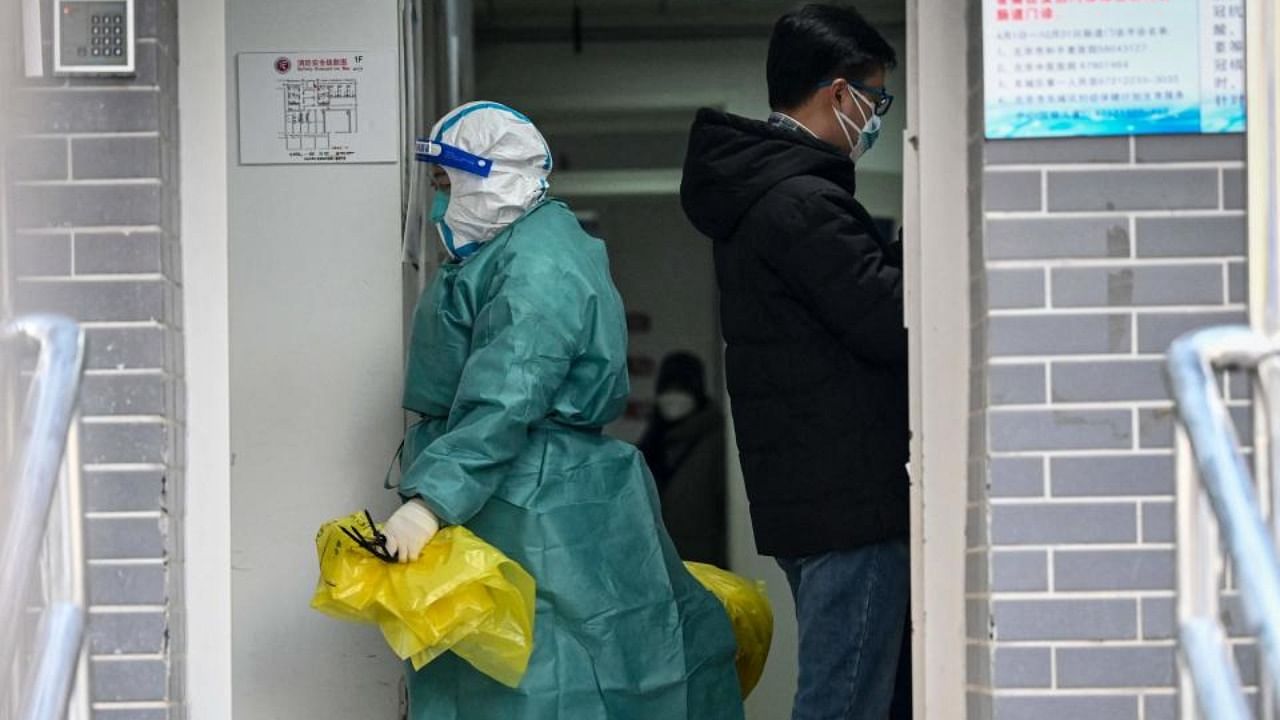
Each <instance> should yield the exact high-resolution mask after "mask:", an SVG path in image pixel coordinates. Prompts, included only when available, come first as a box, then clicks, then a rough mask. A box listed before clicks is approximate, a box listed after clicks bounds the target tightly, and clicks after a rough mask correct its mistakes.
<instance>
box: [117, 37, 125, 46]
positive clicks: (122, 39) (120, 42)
mask: <svg viewBox="0 0 1280 720" xmlns="http://www.w3.org/2000/svg"><path fill="white" fill-rule="evenodd" d="M116 44H117V45H123V44H124V38H116Z"/></svg>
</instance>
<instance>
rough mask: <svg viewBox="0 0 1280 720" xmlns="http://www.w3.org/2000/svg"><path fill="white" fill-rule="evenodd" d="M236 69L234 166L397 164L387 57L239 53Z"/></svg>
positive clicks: (392, 75)
mask: <svg viewBox="0 0 1280 720" xmlns="http://www.w3.org/2000/svg"><path fill="white" fill-rule="evenodd" d="M237 61H238V78H239V103H240V163H241V164H243V165H297V164H308V163H387V162H395V161H396V160H397V159H398V156H399V151H398V145H397V142H398V141H397V138H398V137H399V133H400V122H399V117H398V114H397V109H398V108H399V107H400V102H399V99H398V95H397V87H398V86H397V72H398V71H397V64H396V53H395V51H394V50H392V51H387V50H375V51H360V52H346V51H332V52H247V53H240V55H239V56H238V57H237Z"/></svg>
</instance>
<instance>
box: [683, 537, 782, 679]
mask: <svg viewBox="0 0 1280 720" xmlns="http://www.w3.org/2000/svg"><path fill="white" fill-rule="evenodd" d="M685 567H687V568H689V572H690V573H692V574H693V576H694V577H695V578H697V579H698V582H700V583H702V585H703V586H704V587H706V588H707V589H708V590H710V591H711V594H712V595H715V596H716V597H717V598H718V599H719V600H720V602H721V603H723V604H724V609H725V610H726V611H727V612H728V613H729V620H730V621H731V622H732V623H733V634H734V637H736V638H737V640H738V654H737V656H736V657H735V664H736V665H737V666H738V684H739V685H740V686H741V688H742V699H744V700H745V699H746V698H747V696H748V695H750V694H751V691H752V690H754V689H755V687H756V684H757V683H759V682H760V676H761V675H762V674H763V673H764V664H765V661H767V660H768V659H769V646H770V645H772V643H773V607H772V606H771V605H770V604H769V597H768V596H767V595H765V592H764V583H763V582H751V581H750V580H748V579H746V578H744V577H740V576H738V575H734V574H733V573H731V572H729V571H728V570H721V569H720V568H718V567H716V566H714V565H706V564H704V563H695V562H686V563H685Z"/></svg>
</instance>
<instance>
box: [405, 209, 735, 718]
mask: <svg viewBox="0 0 1280 720" xmlns="http://www.w3.org/2000/svg"><path fill="white" fill-rule="evenodd" d="M628 392H629V383H628V378H627V364H626V319H625V316H624V313H623V308H622V301H621V298H620V297H619V295H618V292H617V290H616V289H615V288H614V286H613V281H612V279H611V278H610V275H609V267H608V258H607V255H606V253H605V248H604V244H603V243H602V242H600V241H599V240H596V239H594V238H592V237H590V236H589V235H587V234H586V233H585V232H584V231H583V230H582V228H581V226H580V225H579V224H578V222H577V219H576V218H575V217H574V216H573V214H572V213H571V212H570V211H569V209H568V208H567V207H566V206H565V205H563V204H562V203H560V202H557V201H548V202H543V203H541V204H539V205H537V206H535V207H534V208H533V209H532V210H530V211H529V212H528V213H527V214H526V215H525V216H524V217H523V218H522V219H520V220H519V221H517V222H516V223H514V224H513V225H511V226H510V227H508V228H507V229H505V230H504V231H503V232H502V233H501V234H500V235H498V236H497V237H496V238H494V239H493V240H492V241H490V242H489V243H488V244H486V245H485V246H484V247H483V248H482V249H481V250H480V251H479V252H477V253H476V254H475V255H473V256H472V257H471V258H469V259H468V260H467V261H466V262H465V263H463V264H454V265H448V266H445V267H444V268H442V269H441V270H440V272H439V274H438V276H437V277H436V279H435V282H434V283H433V284H432V286H431V287H430V288H429V289H428V290H427V291H426V292H425V293H424V294H423V296H422V298H421V299H420V300H419V302H418V307H417V309H416V311H415V314H414V321H413V338H412V341H411V346H410V349H409V361H408V368H407V378H406V386H405V394H404V406H405V408H407V409H409V410H412V411H414V412H416V413H419V414H420V415H421V416H422V420H421V422H419V423H418V424H416V425H414V426H413V427H411V428H410V429H409V431H408V433H407V435H406V438H405V448H404V460H403V467H404V468H405V470H404V474H403V478H402V480H401V486H400V493H401V494H402V495H404V496H406V497H413V496H417V497H420V498H422V499H423V500H424V501H425V502H426V503H427V505H428V506H430V507H431V508H432V509H433V510H434V511H435V512H436V514H437V515H439V516H440V518H441V519H442V520H443V521H444V522H446V523H449V524H461V525H465V526H467V527H468V528H470V529H471V530H472V531H473V532H475V533H476V534H477V535H478V536H480V537H481V538H483V539H485V540H487V541H488V542H490V543H492V544H493V545H495V546H497V547H498V548H499V549H501V550H502V551H503V552H505V553H506V554H507V555H508V556H510V557H511V558H512V559H514V560H516V561H517V562H519V563H520V564H521V565H523V566H524V568H525V569H526V570H528V571H529V573H530V574H532V575H533V577H534V579H535V580H536V581H537V583H538V594H537V611H536V618H535V627H534V651H533V657H532V660H531V661H530V664H529V671H528V674H527V675H526V676H525V678H524V681H523V682H522V683H521V685H520V687H519V688H516V689H514V690H512V689H510V688H507V687H505V686H503V685H500V684H498V683H497V682H495V681H493V680H490V679H489V678H488V677H486V676H485V675H482V674H481V673H479V672H477V671H476V670H474V669H472V668H471V666H470V665H468V664H466V663H465V662H464V661H462V660H460V659H458V658H457V657H456V656H454V655H453V654H451V653H448V654H446V655H445V656H443V657H441V658H439V659H438V660H436V661H435V662H433V663H431V664H429V665H427V666H426V667H425V668H423V669H422V670H421V671H420V672H414V671H413V670H412V669H409V670H408V674H409V693H410V717H411V718H413V719H414V720H455V719H457V720H482V719H484V718H495V719H499V718H500V719H501V720H515V719H517V718H520V719H534V720H538V719H543V718H565V719H566V720H570V719H572V720H592V719H594V718H611V719H616V720H623V719H627V720H722V719H725V720H730V719H739V718H742V717H743V710H742V701H741V699H740V697H739V689H738V680H737V676H736V671H735V669H734V664H733V659H734V650H735V641H734V637H733V631H732V628H731V627H730V624H729V620H728V617H727V615H726V614H725V611H724V609H723V608H722V606H721V605H720V604H719V602H718V601H717V600H716V599H715V597H714V596H712V595H711V594H710V593H708V592H707V591H706V590H704V589H703V588H702V586H701V585H700V584H699V583H698V582H697V580H695V579H694V578H693V577H692V576H691V575H689V573H688V572H687V571H686V570H685V569H684V566H683V565H682V564H681V562H680V559H679V557H677V555H676V552H675V549H674V546H673V545H672V543H671V540H670V539H669V537H668V535H667V532H666V530H665V529H664V527H663V525H662V521H661V513H660V510H659V505H658V499H657V494H656V491H655V489H654V485H653V481H652V479H651V477H650V475H649V471H648V469H647V468H646V467H645V465H644V461H643V459H642V457H641V455H640V454H639V452H638V451H637V450H636V449H635V448H634V447H632V446H631V445H628V444H626V443H623V442H621V441H618V440H614V439H610V438H608V437H606V436H604V435H603V434H601V428H602V427H603V426H604V425H605V424H606V423H608V422H610V421H612V420H614V419H616V418H617V417H618V416H619V415H620V413H621V411H622V409H623V407H624V406H625V403H626V399H627V395H628Z"/></svg>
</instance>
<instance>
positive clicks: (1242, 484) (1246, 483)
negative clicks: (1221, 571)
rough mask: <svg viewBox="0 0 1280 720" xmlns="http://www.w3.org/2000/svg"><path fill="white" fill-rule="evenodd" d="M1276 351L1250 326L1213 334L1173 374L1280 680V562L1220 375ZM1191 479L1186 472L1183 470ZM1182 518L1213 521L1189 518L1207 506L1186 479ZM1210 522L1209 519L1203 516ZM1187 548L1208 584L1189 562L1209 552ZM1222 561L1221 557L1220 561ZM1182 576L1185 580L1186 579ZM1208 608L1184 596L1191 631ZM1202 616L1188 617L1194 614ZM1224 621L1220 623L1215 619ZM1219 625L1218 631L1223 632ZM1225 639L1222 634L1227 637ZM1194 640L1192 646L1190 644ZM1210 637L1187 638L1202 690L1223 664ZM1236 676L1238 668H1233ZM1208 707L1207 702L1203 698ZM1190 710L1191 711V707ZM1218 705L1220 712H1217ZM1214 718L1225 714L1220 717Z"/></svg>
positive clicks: (1196, 342)
mask: <svg viewBox="0 0 1280 720" xmlns="http://www.w3.org/2000/svg"><path fill="white" fill-rule="evenodd" d="M1276 352H1277V348H1276V346H1275V345H1274V344H1273V343H1271V342H1268V341H1267V340H1266V339H1265V338H1264V337H1263V336H1261V335H1260V334H1257V333H1255V332H1253V331H1252V330H1250V329H1249V328H1247V327H1244V326H1227V327H1219V328H1210V329H1206V330H1199V331H1196V332H1193V333H1189V334H1188V335H1185V336H1183V337H1181V338H1179V339H1178V340H1177V341H1175V342H1174V343H1173V345H1172V346H1171V347H1170V349H1169V356H1168V364H1167V369H1168V373H1169V379H1170V382H1171V385H1172V387H1173V391H1174V397H1175V398H1176V401H1177V405H1178V409H1179V414H1180V417H1181V420H1182V424H1183V427H1184V428H1185V433H1186V437H1187V440H1188V441H1189V443H1190V447H1191V449H1192V451H1193V452H1194V461H1195V466H1196V467H1197V468H1198V469H1199V475H1200V479H1201V484H1202V487H1203V497H1204V498H1206V499H1207V500H1208V504H1209V506H1211V508H1212V510H1213V515H1214V516H1215V518H1216V521H1217V526H1218V530H1219V532H1218V533H1217V534H1218V535H1219V536H1220V537H1221V540H1222V542H1223V544H1224V546H1225V548H1226V551H1227V555H1228V557H1229V558H1230V559H1231V562H1232V566H1233V568H1234V571H1235V572H1234V575H1235V577H1236V580H1237V582H1238V585H1239V587H1240V590H1241V605H1242V607H1243V610H1244V615H1245V620H1246V624H1247V625H1248V626H1249V627H1250V628H1251V629H1253V630H1254V631H1255V632H1256V633H1257V635H1258V645H1259V649H1260V655H1261V656H1262V661H1263V664H1264V667H1265V668H1266V670H1267V673H1266V675H1267V676H1269V677H1271V678H1280V558H1278V556H1277V552H1276V545H1275V543H1274V541H1273V540H1272V538H1271V535H1270V533H1269V530H1268V526H1267V524H1266V522H1265V520H1264V519H1263V515H1262V512H1261V508H1260V506H1259V504H1258V496H1257V494H1256V492H1255V490H1254V487H1253V485H1252V483H1251V481H1250V478H1251V476H1252V475H1251V472H1250V470H1249V468H1248V467H1247V466H1246V464H1245V460H1244V456H1243V454H1242V453H1241V450H1240V441H1239V438H1238V437H1237V434H1236V430H1235V426H1234V424H1233V422H1232V420H1231V416H1230V414H1229V413H1228V411H1227V408H1226V406H1225V404H1224V402H1223V401H1222V398H1221V397H1220V396H1219V394H1218V384H1217V381H1216V378H1215V374H1214V373H1215V370H1216V369H1221V368H1226V367H1250V368H1253V367H1257V366H1259V365H1260V364H1262V363H1263V362H1264V361H1266V360H1267V359H1269V358H1271V357H1273V356H1275V354H1276ZM1182 474H1183V475H1185V474H1186V471H1185V470H1183V471H1182ZM1178 489H1179V505H1180V508H1179V520H1180V521H1181V522H1182V523H1185V522H1188V521H1191V522H1193V524H1192V525H1183V527H1184V528H1186V527H1201V528H1203V527H1205V525H1206V524H1208V523H1211V522H1212V520H1213V519H1215V518H1209V519H1208V522H1207V523H1206V522H1201V523H1198V524H1197V523H1194V520H1195V518H1193V517H1190V516H1189V515H1187V514H1186V513H1188V512H1194V510H1191V509H1189V508H1187V507H1186V506H1187V504H1188V503H1195V504H1197V505H1198V504H1199V501H1198V498H1199V497H1200V496H1201V495H1200V493H1199V492H1197V491H1194V490H1191V489H1189V488H1188V487H1187V481H1186V479H1185V478H1184V477H1182V475H1180V482H1179V488H1178ZM1201 519H1202V520H1204V519H1203V518H1201ZM1205 539H1206V538H1203V537H1194V536H1193V537H1190V538H1181V537H1180V538H1179V545H1183V544H1184V543H1187V542H1188V541H1190V542H1192V543H1194V545H1201V544H1202V543H1199V542H1195V541H1197V540H1199V541H1203V540H1205ZM1194 545H1193V546H1192V547H1188V548H1184V549H1182V550H1180V553H1181V556H1180V560H1181V562H1180V565H1179V570H1180V571H1194V572H1196V574H1195V575H1193V576H1192V577H1198V578H1199V579H1200V580H1202V581H1203V579H1204V578H1205V577H1206V574H1205V573H1204V572H1203V571H1204V569H1205V568H1204V567H1203V565H1202V563H1194V565H1199V567H1195V566H1193V564H1192V563H1191V562H1190V561H1189V560H1188V559H1187V558H1188V556H1189V555H1191V554H1198V551H1199V550H1201V549H1202V548H1198V547H1195V546H1194ZM1219 557H1220V556H1219ZM1181 577H1182V576H1181V573H1180V578H1181ZM1208 577H1213V578H1215V580H1216V578H1217V577H1218V575H1217V574H1216V573H1213V574H1211V575H1208ZM1179 589H1180V591H1183V592H1182V594H1184V595H1185V594H1187V592H1189V593H1190V594H1191V595H1193V596H1194V595H1196V594H1198V593H1203V592H1212V594H1213V595H1214V596H1215V597H1216V594H1217V583H1216V582H1214V584H1213V587H1212V588H1208V589H1207V590H1206V589H1205V588H1203V587H1201V588H1194V587H1192V588H1188V587H1187V585H1186V583H1185V582H1184V581H1183V580H1182V579H1180V588H1179ZM1200 604H1201V603H1198V602H1195V601H1192V600H1190V599H1188V598H1184V597H1180V599H1179V611H1180V613H1181V614H1183V617H1184V622H1183V627H1188V626H1189V625H1190V627H1192V635H1195V630H1194V627H1195V626H1194V625H1193V624H1192V623H1194V622H1197V621H1200V620H1203V621H1206V622H1207V621H1209V620H1210V618H1206V617H1205V616H1204V615H1203V614H1201V612H1199V611H1202V610H1203V607H1198V606H1199V605H1200ZM1188 614H1191V615H1193V616H1194V617H1191V618H1190V619H1187V615H1188ZM1212 621H1213V622H1215V623H1216V622H1217V619H1216V617H1213V618H1212ZM1215 627H1216V626H1215ZM1219 634H1220V631H1219ZM1188 639H1189V640H1190V642H1188ZM1205 640H1206V638H1205V637H1204V636H1203V635H1201V636H1196V637H1191V638H1184V646H1183V647H1184V652H1185V653H1186V660H1187V662H1188V664H1189V665H1190V669H1191V675H1192V679H1193V680H1194V681H1195V684H1196V687H1197V689H1199V688H1200V687H1201V685H1202V684H1204V683H1210V682H1214V681H1213V680H1212V677H1213V675H1214V674H1216V673H1217V672H1219V671H1220V668H1218V667H1217V666H1218V665H1219V664H1221V663H1220V659H1219V658H1214V657H1211V656H1206V655H1204V654H1203V652H1204V651H1203V646H1202V645H1198V644H1196V643H1199V642H1201V641H1205ZM1232 671H1233V672H1234V666H1233V667H1232ZM1201 702H1202V703H1204V702H1205V698H1201ZM1184 707H1185V706H1184ZM1215 707H1216V706H1215ZM1214 717H1218V715H1217V714H1216V712H1215V714H1214Z"/></svg>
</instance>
